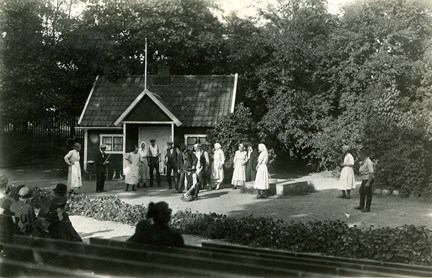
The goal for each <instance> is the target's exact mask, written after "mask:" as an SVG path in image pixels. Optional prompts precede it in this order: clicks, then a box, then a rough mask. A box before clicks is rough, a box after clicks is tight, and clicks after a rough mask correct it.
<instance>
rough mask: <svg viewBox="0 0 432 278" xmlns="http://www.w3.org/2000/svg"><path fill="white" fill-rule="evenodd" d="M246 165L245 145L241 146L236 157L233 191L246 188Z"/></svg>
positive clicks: (232, 182)
mask: <svg viewBox="0 0 432 278" xmlns="http://www.w3.org/2000/svg"><path fill="white" fill-rule="evenodd" d="M246 163H247V151H246V150H245V147H244V144H239V149H238V150H237V151H236V152H235V155H234V161H233V164H234V173H233V177H232V181H231V184H232V186H233V189H237V188H238V187H239V186H244V185H245V181H246Z"/></svg>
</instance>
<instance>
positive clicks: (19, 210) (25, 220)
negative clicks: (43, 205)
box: [10, 186, 36, 235]
mask: <svg viewBox="0 0 432 278" xmlns="http://www.w3.org/2000/svg"><path fill="white" fill-rule="evenodd" d="M31 195H32V192H31V190H30V188H28V187H27V186H24V187H22V188H21V189H20V190H19V192H18V196H19V200H18V201H16V202H14V203H13V204H12V205H11V206H10V211H11V212H12V213H13V215H14V216H13V219H14V222H15V223H16V224H17V225H18V229H19V231H20V233H21V234H24V235H31V234H32V233H33V230H34V228H35V222H36V214H35V212H34V208H33V206H32V205H31V204H30V199H31Z"/></svg>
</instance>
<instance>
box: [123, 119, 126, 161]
mask: <svg viewBox="0 0 432 278" xmlns="http://www.w3.org/2000/svg"><path fill="white" fill-rule="evenodd" d="M125 153H126V124H125V123H123V154H125Z"/></svg>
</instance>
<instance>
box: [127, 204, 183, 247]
mask: <svg viewBox="0 0 432 278" xmlns="http://www.w3.org/2000/svg"><path fill="white" fill-rule="evenodd" d="M171 212H172V210H171V209H170V208H169V207H168V204H167V203H165V202H159V203H156V204H155V203H153V202H151V203H150V204H149V206H148V211H147V215H146V218H147V219H151V220H153V221H152V222H153V224H152V223H150V222H149V221H148V220H142V221H140V222H139V223H138V225H137V227H136V230H135V234H134V235H133V236H132V237H130V238H129V239H128V240H127V241H129V242H134V243H142V244H151V245H158V246H169V247H182V246H184V240H183V237H182V235H181V234H180V233H179V232H178V231H176V230H174V229H172V228H170V227H169V226H168V223H169V221H170V220H171Z"/></svg>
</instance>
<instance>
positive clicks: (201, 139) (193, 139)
mask: <svg viewBox="0 0 432 278" xmlns="http://www.w3.org/2000/svg"><path fill="white" fill-rule="evenodd" d="M206 137H207V135H205V134H185V144H186V146H187V148H188V149H189V150H192V149H193V145H195V144H196V143H200V144H205V143H207V140H206Z"/></svg>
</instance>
